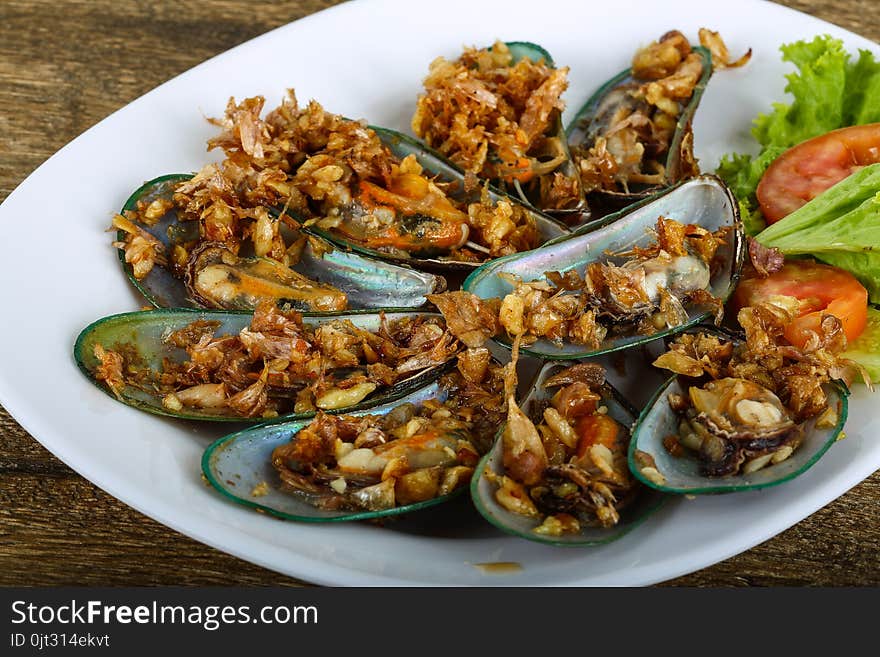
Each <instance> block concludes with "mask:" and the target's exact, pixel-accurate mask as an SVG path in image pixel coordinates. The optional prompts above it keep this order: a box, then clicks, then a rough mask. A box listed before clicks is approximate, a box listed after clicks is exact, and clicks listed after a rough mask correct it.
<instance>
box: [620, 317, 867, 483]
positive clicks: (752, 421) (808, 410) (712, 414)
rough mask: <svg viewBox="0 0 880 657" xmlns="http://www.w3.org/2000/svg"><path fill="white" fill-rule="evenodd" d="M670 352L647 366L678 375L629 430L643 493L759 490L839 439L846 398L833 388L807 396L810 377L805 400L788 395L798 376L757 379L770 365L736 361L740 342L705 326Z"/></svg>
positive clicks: (838, 386)
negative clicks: (651, 490)
mask: <svg viewBox="0 0 880 657" xmlns="http://www.w3.org/2000/svg"><path fill="white" fill-rule="evenodd" d="M676 345H677V348H672V349H670V350H669V351H668V352H666V353H665V354H663V355H662V356H661V357H659V358H658V359H657V360H656V361H655V365H656V366H658V367H663V368H665V369H671V370H672V371H673V372H679V373H678V374H676V375H675V376H673V377H672V378H670V379H668V380H667V381H666V382H665V383H664V384H663V385H662V386H660V388H659V389H658V390H657V392H656V394H655V395H654V397H653V398H652V399H651V400H650V401H649V402H648V404H647V405H646V407H645V409H644V410H643V411H642V413H641V415H640V417H639V419H638V421H637V422H636V424H635V425H634V427H633V435H632V442H631V443H630V449H629V455H628V460H629V466H630V470H631V471H632V472H633V474H634V475H635V476H636V477H637V478H638V479H639V480H641V481H642V482H643V483H644V484H645V485H647V486H651V487H652V488H655V489H657V490H658V491H662V492H666V493H678V494H701V493H725V492H734V491H742V490H752V489H758V488H766V487H768V486H773V485H777V484H781V483H783V482H786V481H789V480H791V479H793V478H794V477H797V476H798V475H800V474H802V473H803V472H805V471H806V470H807V469H809V468H810V467H811V466H813V465H814V464H815V463H816V462H817V461H818V460H819V458H820V457H821V456H822V455H823V454H824V453H825V452H826V451H827V450H828V449H829V448H830V446H831V445H832V444H833V443H834V442H835V441H836V440H838V439H839V438H840V436H841V432H842V430H843V426H844V423H845V422H846V416H847V397H848V395H849V391H848V389H847V388H846V386H845V384H843V383H842V382H841V381H839V380H836V379H831V380H828V381H825V382H824V383H821V386H820V387H817V385H818V384H817V383H814V382H813V381H812V377H813V376H814V375H815V374H814V369H815V368H813V369H810V373H809V374H808V375H807V377H805V380H806V379H810V383H809V386H810V388H809V390H810V393H811V395H812V397H813V399H810V398H809V397H808V396H806V395H805V393H804V392H803V391H804V390H805V388H801V391H798V390H797V387H796V386H797V382H796V381H795V380H796V379H797V378H798V377H799V373H798V372H794V371H791V369H792V368H790V367H789V368H785V367H784V365H783V364H782V363H781V362H780V363H776V364H775V365H769V367H772V368H773V369H774V371H778V372H779V373H780V374H781V375H782V376H781V379H780V381H779V382H776V381H775V379H774V377H772V376H767V375H766V374H765V373H764V372H763V370H765V369H766V368H767V367H768V365H766V364H762V363H768V362H772V356H771V357H770V360H768V359H767V358H766V357H764V358H762V357H760V356H755V357H754V358H752V357H750V356H748V355H745V356H741V355H740V354H745V352H744V351H743V350H745V349H746V348H747V345H746V343H745V341H744V340H743V339H742V337H741V336H738V335H737V334H735V333H731V332H729V331H724V330H719V329H716V328H715V327H713V326H702V327H695V328H693V329H691V330H689V331H688V332H687V333H685V334H682V335H681V336H679V338H677V339H676V343H674V344H673V347H676ZM789 349H790V348H789ZM782 353H784V350H783V352H782ZM696 357H698V360H699V361H700V365H699V366H698V365H697V360H694V359H695V358H696ZM741 359H742V360H741ZM806 367H807V368H810V366H806ZM768 373H769V371H768ZM746 377H747V378H746ZM768 386H770V387H768ZM772 387H778V388H779V389H781V390H782V391H783V393H784V395H785V397H784V398H785V400H786V401H785V402H783V400H782V399H781V398H780V394H777V393H778V392H779V391H774V390H773V389H772ZM819 402H821V403H819Z"/></svg>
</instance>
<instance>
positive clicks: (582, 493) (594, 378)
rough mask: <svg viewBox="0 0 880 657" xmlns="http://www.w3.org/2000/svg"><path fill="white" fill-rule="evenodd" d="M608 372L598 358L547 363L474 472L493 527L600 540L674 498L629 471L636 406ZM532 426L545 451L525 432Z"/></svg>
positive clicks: (574, 542) (573, 540)
mask: <svg viewBox="0 0 880 657" xmlns="http://www.w3.org/2000/svg"><path fill="white" fill-rule="evenodd" d="M602 370H603V368H602V367H601V366H600V365H598V364H596V363H575V364H566V363H545V364H544V366H543V367H542V368H541V369H540V371H539V372H538V374H537V376H536V378H535V380H534V381H533V382H532V384H531V386H530V389H529V391H528V392H527V393H526V395H525V397H524V398H523V400H522V401H521V402H520V404H519V406H520V407H521V410H520V411H519V412H518V413H517V412H514V413H512V414H511V415H510V416H509V418H510V419H509V420H508V422H507V424H505V426H504V427H502V429H501V430H500V431H499V434H498V438H497V439H496V441H495V444H494V446H493V447H492V449H491V450H490V452H489V453H488V454H487V455H486V456H485V457H484V458H483V459H482V460H481V461H480V463H479V464H478V466H477V476H476V477H474V478H473V479H472V480H471V497H472V499H473V501H474V504H475V505H476V507H477V509H478V510H479V512H480V513H481V514H482V515H483V516H484V517H485V518H486V519H487V520H488V521H489V522H491V523H492V524H493V525H495V526H496V527H498V528H499V529H501V530H503V531H505V532H507V533H510V534H513V535H515V536H519V537H521V538H526V539H529V540H532V541H538V542H543V543H549V544H552V545H568V546H589V545H601V544H604V543H609V542H611V541H614V540H617V539H619V538H621V537H622V536H624V535H625V534H627V533H628V532H630V531H631V530H632V529H634V528H635V527H636V526H638V525H639V524H640V523H642V522H643V521H644V520H646V519H647V517H648V516H649V515H650V514H651V513H653V512H654V511H656V510H657V509H658V508H660V506H661V505H662V504H663V502H664V501H665V500H666V499H667V496H664V495H662V494H659V493H657V492H656V491H654V490H652V489H650V488H648V487H646V486H643V485H641V484H640V483H639V482H638V481H637V480H635V479H633V478H632V476H631V475H630V473H629V471H628V468H627V462H626V454H627V444H628V442H629V428H630V426H631V425H632V423H633V421H634V420H635V417H636V415H637V412H636V410H635V409H634V408H633V407H632V406H631V405H630V404H629V402H628V401H627V400H625V399H624V398H623V397H622V396H621V395H620V393H618V392H617V391H616V390H615V389H614V388H613V387H612V386H611V385H610V384H608V383H607V382H606V381H605V380H604V372H603V371H602ZM536 427H537V429H536ZM529 433H531V434H533V435H532V440H531V442H533V443H535V441H537V443H535V445H534V446H533V447H532V450H534V451H537V452H538V454H537V456H534V455H533V454H531V452H530V451H529V449H530V448H529V444H528V443H529V440H528V437H527V436H526V437H524V435H523V434H529ZM520 444H522V446H524V447H525V449H523V450H519V451H520V452H521V453H520V455H519V456H517V455H516V454H517V451H518V446H519V445H520ZM569 454H571V457H570V458H569V456H568V455H569ZM527 457H528V458H527ZM536 461H540V462H541V463H538V464H537V465H536V463H535V462H536Z"/></svg>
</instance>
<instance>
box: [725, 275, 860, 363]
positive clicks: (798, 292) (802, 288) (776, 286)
mask: <svg viewBox="0 0 880 657" xmlns="http://www.w3.org/2000/svg"><path fill="white" fill-rule="evenodd" d="M777 294H779V295H784V296H789V297H795V298H797V299H800V301H801V315H800V317H798V318H797V319H795V320H794V321H793V322H792V323H791V324H789V325H788V326H787V327H786V329H785V338H786V340H788V341H789V342H790V343H791V344H793V345H795V346H796V347H803V346H804V345H805V344H806V342H807V339H808V338H809V336H810V333H811V332H817V331H818V329H819V326H820V322H821V321H822V315H824V314H829V315H834V316H835V317H837V318H838V319H839V320H840V321H841V323H842V324H843V331H844V333H846V339H847V342H852V341H853V340H855V339H856V338H857V337H859V335H860V334H861V333H862V331H864V330H865V323H866V322H867V320H868V292H867V290H865V288H864V287H863V286H862V284H861V283H859V282H858V280H856V278H855V277H854V276H853V275H852V274H850V273H849V272H847V271H844V270H842V269H838V268H837V267H832V266H831V265H823V264H820V263H816V262H812V261H809V260H787V261H786V262H785V265H784V266H783V267H782V269H780V270H779V271H778V272H775V273H773V274H770V276H768V277H767V278H760V277H759V276H758V275H757V273H755V272H754V270H752V269H749V270H748V271H743V278H742V280H741V281H740V283H739V285H738V286H737V288H736V292H735V293H734V295H733V306H734V310H735V311H738V310H739V309H740V308H744V307H746V306H752V305H755V304H756V303H759V302H761V301H763V300H765V299H767V298H768V297H769V296H772V295H777Z"/></svg>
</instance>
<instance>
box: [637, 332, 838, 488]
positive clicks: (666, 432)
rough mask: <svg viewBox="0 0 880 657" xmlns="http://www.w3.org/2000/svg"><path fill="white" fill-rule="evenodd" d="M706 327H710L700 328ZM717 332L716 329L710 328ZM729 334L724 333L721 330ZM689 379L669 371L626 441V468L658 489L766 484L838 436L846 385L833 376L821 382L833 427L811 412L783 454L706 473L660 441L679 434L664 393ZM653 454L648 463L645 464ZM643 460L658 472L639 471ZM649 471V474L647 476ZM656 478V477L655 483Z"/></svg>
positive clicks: (806, 462) (809, 462)
mask: <svg viewBox="0 0 880 657" xmlns="http://www.w3.org/2000/svg"><path fill="white" fill-rule="evenodd" d="M704 330H705V331H707V332H712V331H713V329H712V327H706V328H705V329H704ZM716 333H717V331H716ZM722 335H723V337H727V338H729V337H730V336H729V334H727V333H724V334H722ZM693 382H694V380H693V379H688V378H687V377H682V376H672V377H671V378H669V379H668V380H667V381H666V382H665V383H664V384H663V385H662V386H661V387H660V388H659V389H658V390H657V392H656V393H655V394H654V396H653V398H652V399H651V400H650V401H649V402H648V404H647V405H646V406H645V408H644V410H643V411H642V413H641V415H640V416H639V419H638V421H637V422H636V423H635V425H634V426H633V430H632V439H631V441H630V445H629V454H628V461H629V468H630V471H631V472H632V473H633V475H634V476H635V477H636V478H637V479H639V480H640V481H641V482H642V483H644V484H645V485H646V486H650V487H651V488H654V489H656V490H657V491H660V492H663V493H673V494H679V495H701V494H708V493H733V492H737V491H746V490H756V489H759V488H767V487H769V486H776V485H778V484H782V483H785V482H786V481H791V480H792V479H794V478H795V477H797V476H798V475H800V474H803V473H804V472H806V471H807V470H809V469H810V468H811V467H812V466H813V465H815V464H816V462H817V461H818V460H819V459H820V458H821V457H822V455H823V454H825V452H826V451H828V449H829V448H830V447H831V445H833V444H834V442H835V441H837V440H838V439H839V438H840V437H841V433H842V431H843V426H844V424H845V423H846V417H847V411H848V401H847V398H848V396H849V390H848V389H847V387H846V386H845V385H844V384H843V383H841V382H839V381H832V382H830V383H826V384H825V385H824V386H823V389H824V391H825V394H826V395H827V397H828V404H829V407H830V408H833V409H836V411H837V421H836V423H835V424H834V426H833V427H828V428H819V427H816V418H810V419H809V420H807V422H806V424H805V425H804V434H803V439H802V441H801V443H800V445H798V447H797V448H796V449H795V450H794V451H793V452H792V453H791V455H790V456H788V457H787V458H786V459H785V460H783V461H780V462H778V463H770V464H767V465H765V466H764V467H762V468H760V469H758V470H756V471H754V472H750V473H745V472H743V470H742V469H741V471H740V472H739V473H738V474H732V475H726V476H719V477H710V476H706V475H705V474H703V473H702V472H701V470H700V460H699V459H698V457H697V456H696V454H690V453H684V454H681V455H679V456H673V455H672V454H671V453H670V452H669V450H668V449H667V448H666V446H664V444H663V441H664V439H666V438H668V437H670V436H677V435H678V434H679V423H680V422H681V418H680V416H679V415H678V414H676V413H675V411H673V409H672V408H671V406H670V405H669V396H670V395H684V396H685V397H687V394H688V388H689V386H690V385H691V384H692V383H693ZM651 460H653V465H650V462H651ZM646 465H648V466H649V467H654V469H656V470H657V472H659V474H660V475H661V476H662V480H661V479H659V478H657V477H656V475H653V473H651V474H647V473H643V471H642V470H643V468H644V467H645V466H646ZM652 475H653V477H654V478H652ZM661 481H662V483H661Z"/></svg>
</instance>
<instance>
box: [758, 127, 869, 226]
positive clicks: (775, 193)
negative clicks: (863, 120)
mask: <svg viewBox="0 0 880 657" xmlns="http://www.w3.org/2000/svg"><path fill="white" fill-rule="evenodd" d="M875 162H880V123H869V124H866V125H856V126H852V127H849V128H840V129H839V130H832V131H831V132H827V133H825V134H824V135H819V136H818V137H813V138H812V139H808V140H807V141H804V142H801V143H800V144H798V145H796V146H792V147H791V148H789V149H788V150H787V151H785V152H784V153H783V154H782V155H780V156H779V157H777V158H776V159H775V160H773V163H772V164H770V166H769V167H767V171H765V172H764V175H763V177H762V178H761V182H759V183H758V189H757V190H756V195H757V197H758V204H759V205H760V206H761V213H762V214H763V215H764V219H766V220H767V223H769V224H772V223H775V222H777V221H779V220H780V219H782V218H783V217H785V216H786V215H788V214H791V213H792V212H794V211H795V210H797V209H798V208H799V207H801V206H802V205H804V204H805V203H806V202H807V201H810V200H812V199H814V198H816V197H817V196H818V195H819V194H821V193H822V192H824V191H825V190H826V189H828V188H829V187H831V186H832V185H834V184H835V183H838V182H840V181H841V180H843V179H844V178H846V177H847V176H849V175H850V174H851V173H852V172H853V171H855V170H856V169H859V168H861V167H863V166H866V165H868V164H874V163H875Z"/></svg>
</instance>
